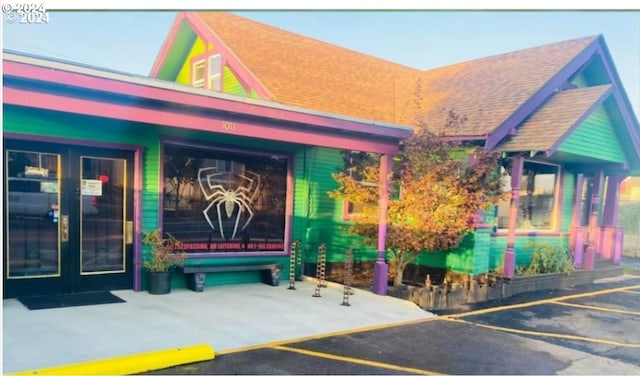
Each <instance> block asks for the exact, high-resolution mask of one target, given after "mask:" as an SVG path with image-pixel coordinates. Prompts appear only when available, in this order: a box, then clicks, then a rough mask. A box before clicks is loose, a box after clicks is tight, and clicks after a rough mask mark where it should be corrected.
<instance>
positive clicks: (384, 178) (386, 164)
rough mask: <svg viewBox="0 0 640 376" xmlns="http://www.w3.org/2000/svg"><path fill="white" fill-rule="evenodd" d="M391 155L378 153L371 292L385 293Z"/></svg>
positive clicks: (387, 266)
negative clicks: (375, 224) (375, 229)
mask: <svg viewBox="0 0 640 376" xmlns="http://www.w3.org/2000/svg"><path fill="white" fill-rule="evenodd" d="M391 166H392V164H391V155H389V154H382V155H380V177H379V182H378V193H379V197H378V206H379V207H380V211H379V213H378V256H377V259H376V263H375V265H374V270H373V292H374V294H378V295H387V280H388V275H389V265H387V263H386V262H385V253H386V238H387V212H388V208H389V174H390V173H391Z"/></svg>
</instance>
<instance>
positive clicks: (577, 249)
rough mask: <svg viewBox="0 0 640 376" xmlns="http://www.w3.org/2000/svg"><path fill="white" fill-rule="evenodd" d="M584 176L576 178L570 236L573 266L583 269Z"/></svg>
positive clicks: (580, 175)
mask: <svg viewBox="0 0 640 376" xmlns="http://www.w3.org/2000/svg"><path fill="white" fill-rule="evenodd" d="M583 182H584V174H578V176H577V177H576V189H575V197H574V200H573V218H572V220H571V230H570V234H569V247H570V249H571V253H572V255H573V266H574V267H576V268H580V267H582V261H583V258H584V229H583V228H582V224H581V223H580V222H581V219H582V189H583V185H584V184H583Z"/></svg>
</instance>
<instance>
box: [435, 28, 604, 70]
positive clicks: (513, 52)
mask: <svg viewBox="0 0 640 376" xmlns="http://www.w3.org/2000/svg"><path fill="white" fill-rule="evenodd" d="M601 36H602V34H597V35H590V36H586V37H580V38H573V39H565V40H562V41H559V42H551V43H545V44H541V45H537V46H532V47H526V48H520V49H517V50H511V51H507V52H503V53H497V54H494V55H489V56H481V57H478V58H474V59H470V60H463V61H459V62H457V63H453V64H448V65H442V66H439V67H433V68H428V69H425V70H423V72H431V71H437V70H438V69H442V68H450V67H454V66H456V65H461V64H468V63H476V62H482V61H487V60H493V59H502V58H504V57H506V56H508V55H516V54H522V53H529V52H532V51H536V50H539V49H543V48H549V47H553V46H560V45H563V44H568V43H577V42H583V41H584V42H586V41H589V43H585V47H584V48H586V47H587V46H588V45H589V44H591V43H592V42H594V41H596V40H597V39H598V38H600V37H601Z"/></svg>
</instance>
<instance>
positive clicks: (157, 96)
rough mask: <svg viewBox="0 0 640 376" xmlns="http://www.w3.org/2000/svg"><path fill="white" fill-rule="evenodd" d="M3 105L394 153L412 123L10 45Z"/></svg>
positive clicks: (4, 64)
mask: <svg viewBox="0 0 640 376" xmlns="http://www.w3.org/2000/svg"><path fill="white" fill-rule="evenodd" d="M3 80H4V84H3V104H8V105H15V106H22V107H28V108H38V109H45V110H51V111H60V112H68V113H74V114H81V115H87V116H96V117H102V118H109V119H117V120H124V121H132V122H140V123H147V124H152V125H159V126H168V127H176V128H182V129H190V130H202V131H206V132H213V133H221V134H231V135H235V136H241V137H249V138H257V139H265V140H273V141H281V142H287V143H296V144H303V145H311V146H321V147H330V148H337V149H349V150H357V151H366V152H372V153H381V154H395V152H396V151H397V149H398V144H399V142H400V141H401V140H402V139H405V138H407V137H409V136H410V135H411V134H412V132H413V129H412V128H410V127H405V126H399V125H394V124H387V123H380V122H372V121H369V120H364V119H357V118H349V117H345V116H340V115H335V114H329V113H322V112H317V111H310V110H306V109H301V108H297V107H292V106H285V105H280V104H277V103H274V102H268V101H262V100H254V99H250V98H245V97H239V96H232V95H225V94H221V93H216V92H213V91H210V90H206V89H198V88H193V87H188V86H184V85H180V84H177V83H173V82H167V81H161V80H156V79H152V78H148V77H142V76H135V75H130V74H125V73H120V72H115V71H109V70H105V69H99V68H95V67H89V66H82V65H78V64H73V63H69V62H63V61H58V60H51V59H43V58H41V57H34V56H28V55H23V54H17V53H11V52H4V53H3Z"/></svg>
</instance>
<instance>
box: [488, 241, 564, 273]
mask: <svg viewBox="0 0 640 376" xmlns="http://www.w3.org/2000/svg"><path fill="white" fill-rule="evenodd" d="M532 242H536V243H539V244H553V245H556V246H559V247H564V248H568V247H569V237H568V236H544V235H538V236H522V235H521V236H517V237H516V240H515V254H516V265H517V266H526V265H529V263H530V262H531V256H532V251H531V250H527V246H528V245H529V244H530V243H532ZM506 249H507V236H506V235H504V236H494V237H493V242H492V243H491V267H490V269H496V268H499V267H501V266H502V262H503V257H504V252H505V250H506Z"/></svg>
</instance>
